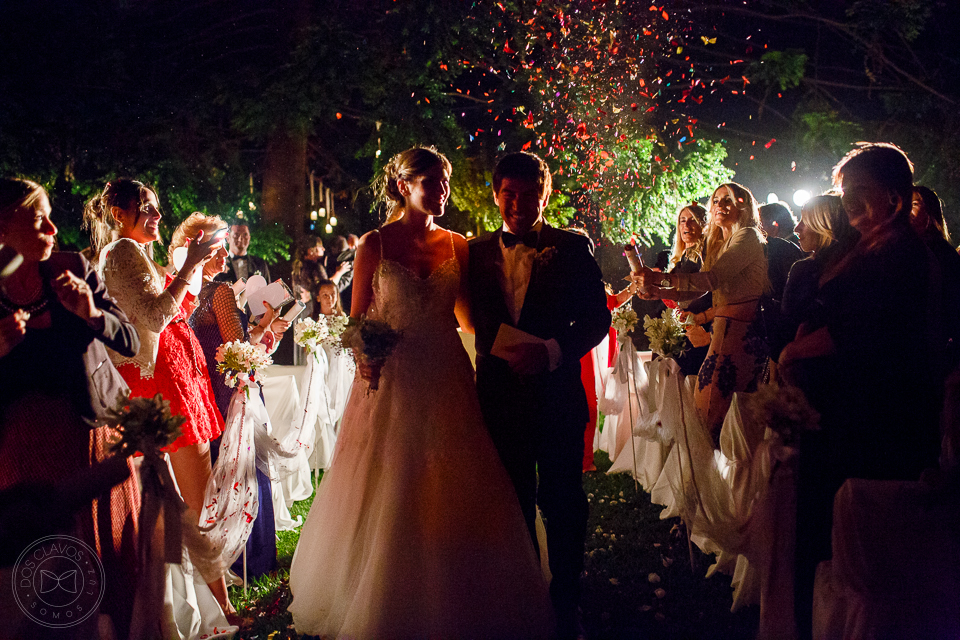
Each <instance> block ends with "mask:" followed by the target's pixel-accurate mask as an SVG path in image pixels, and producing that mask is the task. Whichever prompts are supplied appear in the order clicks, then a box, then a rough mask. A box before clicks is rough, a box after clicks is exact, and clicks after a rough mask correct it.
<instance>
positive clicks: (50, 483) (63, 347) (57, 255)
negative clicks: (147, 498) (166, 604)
mask: <svg viewBox="0 0 960 640" xmlns="http://www.w3.org/2000/svg"><path fill="white" fill-rule="evenodd" d="M56 235H57V227H56V225H54V224H53V222H51V220H50V201H49V199H48V197H47V193H46V191H45V190H44V189H43V187H41V186H40V185H39V184H37V183H35V182H33V181H30V180H21V179H17V178H2V179H0V245H5V246H7V247H10V248H12V249H14V250H16V251H17V252H18V253H19V254H20V256H21V257H22V259H23V262H22V263H21V264H20V266H19V267H18V268H17V269H16V270H15V271H14V272H13V273H11V274H10V275H9V276H8V277H6V278H5V279H2V280H0V491H3V493H4V496H5V497H6V498H9V497H11V496H17V498H18V500H17V504H20V505H27V507H26V512H23V513H22V517H21V518H17V517H11V515H12V514H11V510H10V508H9V507H10V506H11V501H9V500H7V501H5V502H6V506H7V507H8V508H7V509H4V516H6V518H5V519H6V521H5V522H3V525H2V527H0V529H2V530H3V533H2V534H0V540H2V542H3V543H6V544H9V545H10V546H13V544H16V551H14V549H10V548H8V549H7V550H8V551H10V552H12V553H13V556H12V558H11V560H10V562H11V564H12V562H13V559H15V558H16V556H17V555H18V554H19V553H20V551H21V550H22V549H23V546H24V545H26V544H29V543H31V542H33V541H35V540H37V539H38V538H40V537H42V536H43V535H46V534H49V533H52V532H53V529H55V528H59V527H62V528H61V529H60V532H61V533H68V534H70V535H73V536H76V537H78V538H80V539H81V540H83V541H84V542H86V543H87V544H89V545H90V546H91V547H93V548H95V549H96V550H97V553H98V556H99V559H100V561H101V562H102V569H103V570H104V571H105V572H106V580H105V581H104V583H103V586H104V588H105V592H104V595H105V597H104V599H103V600H102V602H101V603H100V608H99V614H101V615H109V616H110V617H111V619H112V622H113V625H115V627H116V628H117V629H119V630H121V633H122V631H123V630H124V629H127V628H129V624H130V617H131V615H132V611H133V592H134V591H135V590H136V582H137V578H136V575H135V572H134V567H135V565H136V549H135V545H134V540H133V537H134V536H133V535H131V534H132V533H133V531H134V530H135V529H136V526H137V525H136V523H137V517H138V514H139V506H140V505H139V499H138V498H139V493H138V491H137V489H136V483H135V482H134V481H133V479H132V478H128V479H127V480H126V481H124V482H123V483H122V484H120V485H119V486H117V487H115V488H114V489H113V490H112V491H107V492H106V493H105V494H103V495H101V496H100V497H99V498H98V499H97V501H96V505H90V504H89V502H88V504H87V506H86V508H85V509H82V508H80V506H81V504H82V503H81V502H79V501H78V498H74V501H76V503H75V505H76V507H77V513H75V514H72V513H70V512H69V511H67V512H64V509H63V508H62V506H61V507H60V508H58V505H57V504H55V503H53V502H52V501H51V497H52V494H54V492H53V491H52V488H53V487H57V488H58V489H60V490H61V491H63V490H66V489H67V488H68V487H69V488H70V489H74V488H76V486H77V482H78V481H79V479H81V478H82V477H83V475H84V472H85V471H86V470H87V469H88V468H89V466H90V464H91V462H92V461H99V460H102V459H104V458H105V457H106V455H107V453H106V447H105V446H103V442H104V440H105V438H104V437H103V433H102V431H104V430H106V429H105V428H104V429H95V430H93V431H91V429H90V426H89V424H87V423H86V422H85V419H93V418H95V417H96V414H97V412H98V411H100V410H102V409H103V408H104V407H105V406H112V405H113V403H114V401H115V400H116V395H115V394H116V393H117V392H118V391H119V390H120V389H119V388H118V386H120V385H117V384H115V382H116V380H115V378H113V377H111V376H110V374H109V373H110V372H109V371H108V369H109V368H110V363H109V362H107V363H106V364H105V365H103V364H102V363H103V360H102V359H101V357H105V356H106V354H105V352H104V350H103V346H101V345H100V343H103V344H104V345H107V346H108V347H110V348H111V349H113V350H115V352H116V353H122V354H124V355H126V356H132V355H133V354H135V353H136V352H137V349H138V347H139V346H140V340H139V338H138V336H137V332H136V330H135V328H134V326H133V325H132V324H131V323H130V322H129V321H128V320H127V317H126V315H125V314H124V313H123V311H122V310H121V309H120V307H119V306H118V305H117V304H116V302H115V301H114V300H113V299H112V298H110V296H109V295H108V294H107V290H106V287H104V285H103V282H102V281H101V279H100V278H99V276H98V275H97V273H96V271H95V270H94V269H93V267H92V266H91V265H90V264H89V263H88V262H87V260H86V259H85V258H84V257H83V256H81V255H80V254H78V253H67V252H59V251H55V246H56ZM117 480H118V481H119V480H120V477H118V478H117ZM85 482H87V483H89V479H87V480H85ZM79 495H81V494H78V497H79ZM31 496H37V497H38V498H39V497H40V496H43V500H44V507H46V509H31V508H30V506H32V504H36V503H33V502H32V501H31V500H29V498H30V497H31ZM62 502H66V501H62ZM71 502H73V501H71ZM31 532H34V533H33V534H32V533H31ZM23 535H26V536H28V538H27V540H26V541H23V544H22V545H21V544H18V543H19V541H17V542H13V541H11V539H10V538H11V537H19V536H23ZM45 566H47V567H48V568H49V569H55V567H54V566H51V565H45ZM67 568H71V569H72V568H75V565H71V566H69V567H63V569H67ZM57 573H59V571H57ZM9 575H10V574H9V573H7V574H5V576H9ZM63 575H67V574H66V573H64V574H63ZM8 584H9V583H8ZM13 599H14V598H13V592H12V591H11V590H10V589H5V595H0V610H3V611H4V612H5V613H6V615H5V616H4V631H5V632H6V634H7V635H5V636H4V637H11V638H13V637H18V638H27V637H41V636H44V635H45V634H43V633H40V630H41V627H39V626H38V625H37V624H36V623H35V622H33V621H30V620H27V619H26V616H20V615H19V614H20V612H19V611H18V609H17V607H15V606H14V605H13ZM15 614H16V615H15ZM97 618H98V615H96V614H94V615H92V616H91V617H90V618H87V620H86V622H84V623H79V626H74V627H72V628H70V629H59V630H58V631H57V633H56V634H55V635H56V636H57V637H60V638H81V637H82V638H87V637H91V636H93V635H95V634H96V621H97ZM78 622H79V621H78ZM91 625H92V626H91Z"/></svg>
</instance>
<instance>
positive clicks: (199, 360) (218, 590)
mask: <svg viewBox="0 0 960 640" xmlns="http://www.w3.org/2000/svg"><path fill="white" fill-rule="evenodd" d="M160 218H161V214H160V209H159V204H158V200H157V194H156V193H155V192H154V191H153V190H151V189H150V188H149V187H147V186H145V185H144V184H142V183H140V182H137V181H135V180H130V179H128V178H121V179H119V180H115V181H113V182H108V183H107V186H106V187H105V188H104V190H103V193H101V194H100V195H99V196H96V197H95V198H94V199H93V200H91V201H90V202H89V203H88V204H87V207H86V210H85V211H84V220H85V222H86V224H87V225H88V226H89V227H90V230H91V239H92V243H93V248H94V249H95V250H97V251H98V253H99V264H100V272H101V274H102V276H103V279H104V282H105V283H106V285H107V289H108V290H109V292H110V295H111V296H113V297H114V298H115V299H116V301H117V303H118V304H119V305H120V307H121V308H122V309H123V310H124V311H125V312H127V314H128V316H129V317H130V320H131V321H132V322H133V323H134V325H135V326H136V327H137V331H138V332H139V333H140V350H139V351H138V352H137V354H136V355H134V356H133V357H132V358H130V357H126V356H123V355H121V354H119V353H115V352H111V354H110V355H111V358H112V359H113V362H114V364H115V365H116V367H117V370H118V371H119V372H120V374H121V375H122V376H123V378H124V380H126V382H127V384H128V385H129V386H130V390H131V395H133V396H135V397H153V396H155V395H156V394H157V393H161V394H163V398H164V399H165V400H169V401H170V409H171V411H172V412H173V413H174V414H177V415H181V416H183V417H184V418H186V422H184V424H183V426H182V427H181V429H182V431H183V434H182V435H181V436H180V437H179V438H177V440H176V441H175V442H174V443H173V444H172V445H171V446H170V448H169V449H168V451H169V453H170V462H171V465H172V467H173V472H174V475H175V477H176V480H177V485H178V486H179V488H180V494H181V496H182V497H183V501H184V502H185V503H186V504H187V506H188V507H190V508H191V509H193V510H194V511H196V513H197V514H199V513H200V512H201V510H202V506H203V497H204V490H205V489H206V486H207V481H208V480H209V479H210V440H213V439H214V438H217V437H218V436H219V435H220V433H221V432H222V431H223V418H222V417H221V416H220V413H219V412H218V411H217V405H216V403H215V402H214V399H213V389H212V387H211V385H210V376H209V373H208V371H207V364H206V360H205V359H204V357H203V351H202V349H201V348H200V344H199V343H198V342H197V337H196V336H195V335H194V333H193V330H192V329H191V328H190V326H189V325H188V324H187V322H186V320H187V318H189V317H190V313H191V312H192V311H193V305H194V304H195V299H194V297H193V296H192V295H190V294H189V293H188V291H187V287H188V283H189V281H190V278H191V277H192V276H193V274H194V272H196V270H198V269H202V268H203V265H204V264H205V263H206V262H207V261H208V260H210V258H211V257H212V255H213V253H214V252H215V251H216V250H217V247H218V245H219V243H220V242H221V241H220V240H219V239H214V238H211V239H210V240H208V241H203V240H202V237H198V238H197V239H196V241H195V242H193V243H191V245H190V247H189V248H188V252H187V257H186V260H185V262H184V265H183V268H182V269H180V272H179V274H178V275H177V276H176V277H171V276H169V275H168V274H165V272H164V271H163V269H162V268H161V267H160V266H159V265H157V264H156V263H155V262H154V261H153V259H152V258H151V257H150V255H149V253H148V251H149V249H150V245H151V243H153V242H155V241H157V240H159V239H160V233H159V224H160ZM198 519H199V516H198ZM210 588H211V590H212V591H213V593H214V596H216V598H217V600H218V601H219V602H220V605H221V606H222V607H223V608H224V611H225V612H232V608H230V604H229V601H228V600H227V597H226V584H225V582H224V581H223V579H222V578H221V579H219V580H217V581H215V582H213V583H210Z"/></svg>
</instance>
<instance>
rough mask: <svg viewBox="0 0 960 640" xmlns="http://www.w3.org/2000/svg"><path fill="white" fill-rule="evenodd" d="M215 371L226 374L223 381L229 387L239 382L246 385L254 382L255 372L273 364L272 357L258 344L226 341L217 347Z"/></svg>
mask: <svg viewBox="0 0 960 640" xmlns="http://www.w3.org/2000/svg"><path fill="white" fill-rule="evenodd" d="M215 359H216V361H217V371H219V372H220V373H223V374H226V378H225V382H226V384H227V386H228V387H230V388H231V389H232V388H234V387H236V386H237V384H238V383H239V384H241V385H242V386H244V387H246V386H247V385H248V384H250V383H251V382H256V373H257V371H259V370H260V369H263V368H264V367H268V366H270V365H271V364H273V359H272V358H271V357H270V356H268V355H267V352H266V351H265V350H264V349H263V348H262V347H261V346H260V345H255V344H250V343H249V342H240V341H237V342H228V343H226V344H222V345H220V346H219V347H217V354H216V356H215Z"/></svg>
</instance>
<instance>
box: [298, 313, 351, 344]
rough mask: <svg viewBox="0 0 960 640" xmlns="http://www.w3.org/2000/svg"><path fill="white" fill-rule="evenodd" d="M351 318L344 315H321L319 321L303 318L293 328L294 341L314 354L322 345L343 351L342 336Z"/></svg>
mask: <svg viewBox="0 0 960 640" xmlns="http://www.w3.org/2000/svg"><path fill="white" fill-rule="evenodd" d="M349 322H350V318H349V317H347V316H345V315H343V314H335V315H331V316H324V315H321V316H320V318H319V320H314V319H313V318H303V319H302V320H299V321H298V322H297V324H295V325H294V327H293V340H294V342H296V343H297V344H298V345H300V346H301V347H303V348H304V349H306V350H307V351H309V352H310V353H314V352H316V350H317V347H319V346H320V345H321V344H327V345H330V346H332V347H335V348H337V349H338V350H340V349H342V345H341V343H340V336H342V335H343V332H344V331H345V330H346V328H347V325H348V324H349Z"/></svg>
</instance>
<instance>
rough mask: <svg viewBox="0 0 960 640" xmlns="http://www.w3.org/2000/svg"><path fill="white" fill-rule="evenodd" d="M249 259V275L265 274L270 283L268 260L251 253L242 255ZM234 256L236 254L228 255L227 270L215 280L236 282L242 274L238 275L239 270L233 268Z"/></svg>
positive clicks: (264, 276) (264, 277) (265, 278)
mask: <svg viewBox="0 0 960 640" xmlns="http://www.w3.org/2000/svg"><path fill="white" fill-rule="evenodd" d="M242 257H244V258H246V259H247V275H248V277H249V276H252V275H256V274H258V273H259V274H260V275H262V276H263V279H264V280H266V281H267V284H270V283H271V282H272V280H270V267H268V266H267V263H266V261H265V260H264V259H263V258H260V257H257V256H252V255H250V254H249V253H248V254H247V255H245V256H242ZM233 258H234V256H232V255H230V256H227V270H226V271H224V272H223V273H221V274H219V275H217V277H216V278H214V280H217V281H218V282H229V283H230V284H233V283H234V282H236V281H237V280H238V279H239V277H240V276H238V275H237V272H236V271H234V268H233Z"/></svg>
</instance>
